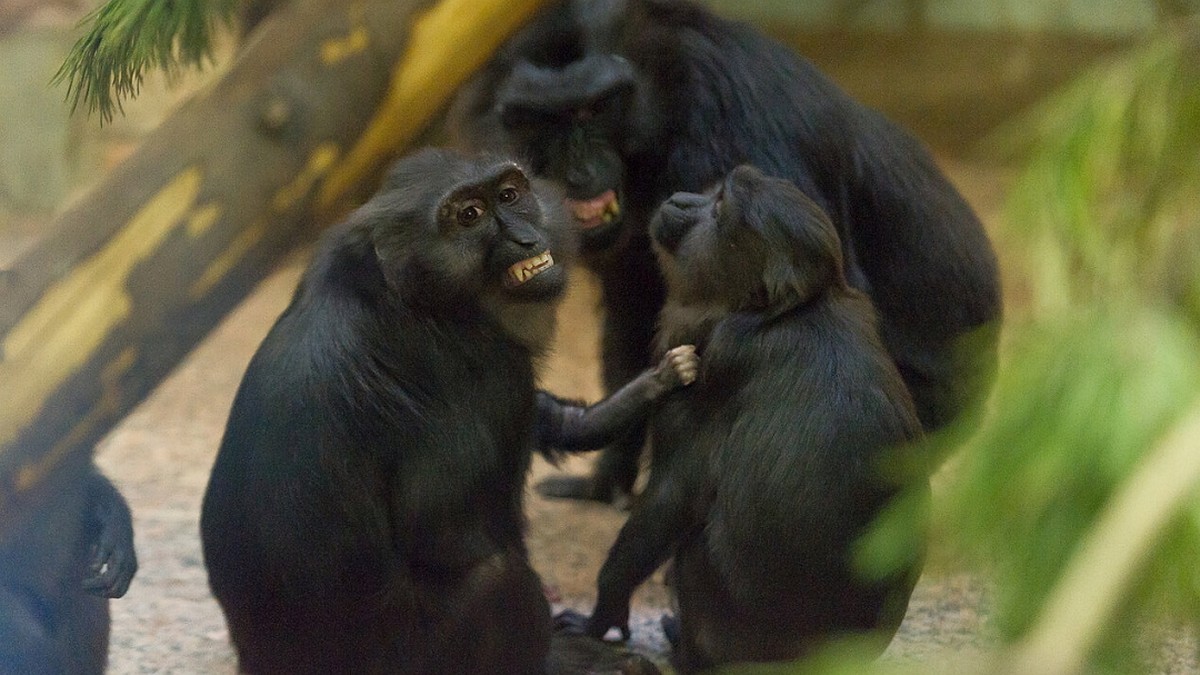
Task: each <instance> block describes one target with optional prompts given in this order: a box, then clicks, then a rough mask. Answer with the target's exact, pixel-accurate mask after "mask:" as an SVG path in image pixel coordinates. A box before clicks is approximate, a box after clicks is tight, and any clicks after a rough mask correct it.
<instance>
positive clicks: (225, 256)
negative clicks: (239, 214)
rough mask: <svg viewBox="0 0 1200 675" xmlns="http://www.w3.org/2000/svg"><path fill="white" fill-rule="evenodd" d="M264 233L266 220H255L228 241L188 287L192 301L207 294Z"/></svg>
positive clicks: (260, 239)
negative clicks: (223, 248)
mask: <svg viewBox="0 0 1200 675" xmlns="http://www.w3.org/2000/svg"><path fill="white" fill-rule="evenodd" d="M266 233H267V222H266V221H265V220H256V221H254V222H253V223H252V224H251V225H250V227H247V228H246V229H245V230H242V232H241V233H240V234H238V236H237V237H235V238H234V240H233V241H232V242H230V243H229V246H227V247H225V250H224V251H222V252H221V254H220V255H218V256H217V257H216V258H214V259H213V261H212V262H211V263H209V265H208V267H207V268H206V269H205V270H204V274H201V275H200V278H199V279H197V280H196V281H195V282H194V283H193V284H192V285H191V287H190V288H188V297H189V298H190V299H191V300H192V301H196V300H199V299H201V298H203V297H204V296H206V295H208V292H209V291H211V290H212V288H213V286H216V285H217V282H219V281H221V279H224V278H225V275H226V274H229V270H231V269H233V266H234V265H236V264H237V263H238V261H240V260H241V259H242V258H243V257H245V255H246V254H247V253H248V252H249V251H250V249H252V248H254V246H255V245H256V244H258V242H260V241H262V238H263V236H265V235H266Z"/></svg>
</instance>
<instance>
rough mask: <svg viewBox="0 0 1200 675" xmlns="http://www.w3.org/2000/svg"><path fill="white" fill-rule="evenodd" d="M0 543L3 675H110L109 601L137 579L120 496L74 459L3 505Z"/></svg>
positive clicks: (126, 513)
mask: <svg viewBox="0 0 1200 675" xmlns="http://www.w3.org/2000/svg"><path fill="white" fill-rule="evenodd" d="M6 468H7V467H6ZM0 533H2V536H0V673H5V674H7V673H13V674H14V675H16V674H18V673H19V674H21V675H27V674H34V675H36V674H41V673H45V674H47V675H51V674H57V673H80V674H82V675H100V674H101V673H103V672H104V669H105V666H106V664H107V662H108V633H109V611H108V599H109V598H119V597H121V596H122V595H124V594H125V591H126V590H127V589H128V588H129V583H130V581H131V580H132V579H133V576H134V574H135V573H136V572H137V556H136V554H135V551H134V547H133V521H132V519H131V517H130V513H129V506H128V505H127V504H126V503H125V499H124V498H123V497H122V496H121V493H120V492H118V491H117V489H116V487H114V486H113V484H112V483H111V482H109V480H108V479H107V478H105V477H104V476H103V475H102V474H101V473H100V472H99V471H98V470H97V469H96V467H95V465H94V464H92V461H91V458H90V457H77V458H70V459H68V460H67V461H65V462H64V463H62V464H59V465H58V466H57V467H56V470H55V471H53V472H51V474H50V475H48V476H46V477H44V478H42V479H41V480H40V481H38V483H37V484H36V485H35V486H33V487H32V488H31V489H29V490H28V491H26V492H24V493H22V494H21V495H20V496H19V497H18V498H16V499H14V500H12V501H10V502H8V503H6V504H5V508H4V510H3V513H0Z"/></svg>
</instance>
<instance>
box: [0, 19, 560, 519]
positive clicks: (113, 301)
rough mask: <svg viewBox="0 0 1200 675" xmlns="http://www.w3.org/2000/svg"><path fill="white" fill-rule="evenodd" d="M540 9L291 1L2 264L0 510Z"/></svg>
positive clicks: (205, 326)
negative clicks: (221, 70) (207, 83)
mask: <svg viewBox="0 0 1200 675" xmlns="http://www.w3.org/2000/svg"><path fill="white" fill-rule="evenodd" d="M545 1H546V0H442V1H441V2H428V1H425V2H421V1H419V0H352V1H346V0H296V1H295V2H291V3H287V4H286V5H285V6H283V7H282V8H281V9H280V10H279V11H278V13H276V14H273V15H271V17H270V18H268V19H267V20H266V21H264V22H263V23H262V25H261V26H260V27H259V28H258V30H256V31H255V32H254V33H253V34H252V35H251V36H250V39H249V41H248V42H247V44H246V46H245V48H244V49H243V50H242V52H241V53H240V54H239V55H238V57H237V59H236V61H235V63H233V65H232V66H231V68H230V69H229V71H228V72H227V74H226V75H225V76H224V77H223V78H222V79H221V80H220V81H219V82H218V83H217V84H215V85H214V86H213V87H211V88H210V89H208V90H206V91H204V92H202V93H200V94H199V95H197V96H196V97H194V98H193V99H191V100H190V101H188V102H187V103H186V104H184V105H183V106H182V107H181V108H180V109H179V110H178V111H177V112H176V113H175V114H173V115H172V116H171V117H170V118H168V119H167V120H166V121H165V122H164V123H163V124H162V125H161V126H160V128H159V129H157V130H156V131H154V132H153V133H152V134H150V136H149V137H148V138H147V139H146V140H145V141H144V143H143V144H142V146H141V147H140V148H139V150H138V151H137V152H136V153H135V154H134V155H133V156H132V157H130V158H129V159H128V160H127V161H126V162H125V163H124V164H122V165H121V166H120V167H118V168H117V169H116V170H115V171H113V172H112V173H111V174H110V175H109V176H107V177H106V178H105V179H104V180H103V182H102V183H101V184H100V185H98V186H97V187H96V188H95V189H94V190H92V191H91V192H90V193H89V194H88V195H86V196H85V197H83V198H82V199H80V200H79V201H78V202H77V203H76V204H74V205H73V206H72V207H70V208H69V209H68V210H67V211H66V212H65V213H64V214H63V215H62V216H61V217H60V218H59V219H58V220H57V221H56V222H55V223H54V224H53V227H52V229H51V231H50V232H49V233H48V234H47V236H46V237H44V239H43V240H42V241H41V242H40V243H39V244H37V245H36V246H35V247H34V248H32V249H31V250H29V251H28V252H26V253H25V254H24V255H22V256H21V257H19V258H18V259H17V260H16V261H14V262H13V264H12V265H11V266H10V267H9V268H8V269H4V270H0V514H3V512H4V509H5V505H6V504H7V503H9V500H11V499H13V498H14V497H19V496H20V495H21V494H22V493H25V492H27V491H28V490H30V489H31V488H32V487H34V486H35V485H36V484H37V483H38V482H39V481H41V480H42V479H43V478H44V477H45V476H46V475H48V474H49V473H50V472H52V471H54V470H55V467H56V466H59V465H60V464H62V463H63V462H64V461H65V460H66V459H67V458H68V457H72V456H75V455H77V454H79V453H90V452H91V450H92V447H93V445H94V444H95V443H96V442H97V441H98V440H99V439H100V438H101V437H102V436H103V435H104V434H105V433H106V432H107V431H108V430H109V429H110V428H111V427H112V426H113V425H114V424H115V423H116V422H117V421H118V420H120V419H121V418H122V417H123V416H124V415H125V414H126V413H127V412H128V411H129V410H130V409H131V408H132V407H133V406H134V405H136V404H137V403H138V402H139V401H140V400H142V399H143V398H144V397H145V396H146V394H148V393H149V392H150V391H151V390H152V389H153V387H154V386H155V385H156V384H157V383H158V382H159V381H160V380H161V379H162V378H163V377H165V376H166V374H167V373H168V372H169V371H170V370H171V368H173V367H174V366H175V364H176V363H178V362H179V361H180V360H181V359H182V357H183V356H184V355H185V354H186V353H187V352H188V351H189V350H191V349H192V347H193V346H194V345H195V344H196V343H197V342H199V341H200V339H201V338H202V337H203V336H204V335H205V334H206V333H207V332H208V331H209V330H210V329H211V328H212V327H213V326H214V325H215V324H216V323H217V321H218V320H219V319H220V318H221V317H222V316H224V315H225V314H226V312H228V311H229V310H230V309H231V308H232V307H233V306H234V305H236V304H237V303H238V302H239V301H240V300H241V299H242V298H243V297H244V296H245V295H246V294H247V293H248V292H249V291H250V290H251V288H252V287H253V286H254V285H255V284H256V283H257V282H258V281H259V280H261V279H262V278H263V277H264V276H265V275H266V274H267V272H268V271H269V270H270V268H271V266H272V265H273V264H274V263H275V262H277V261H278V260H279V259H280V258H281V257H282V256H283V255H284V254H285V253H286V252H287V251H289V250H290V249H292V248H293V247H294V246H296V245H297V244H299V243H302V242H304V241H306V240H309V239H311V238H312V237H313V236H314V234H315V233H316V232H317V231H318V230H319V229H320V228H321V227H322V226H324V225H325V224H327V222H328V221H329V220H331V219H332V218H334V217H336V216H338V215H340V213H341V212H342V210H343V209H344V208H346V207H347V206H349V205H350V204H352V202H353V198H354V197H355V196H357V195H361V194H363V193H367V192H369V191H370V189H371V186H372V185H373V184H374V181H375V179H376V178H377V176H378V173H379V171H380V169H381V168H382V167H384V166H385V165H386V164H387V162H388V160H390V159H391V158H392V157H393V156H394V155H395V154H397V153H398V152H400V151H401V150H403V149H404V148H405V147H406V146H407V145H408V144H409V143H411V142H412V141H413V140H414V139H415V138H416V137H417V135H418V134H419V133H420V132H421V131H422V130H423V128H424V127H425V126H426V125H427V123H428V122H429V120H431V119H432V118H433V117H434V115H435V114H436V113H437V112H438V111H439V110H440V109H441V108H442V107H443V106H444V104H445V102H446V101H447V100H448V99H449V97H450V96H451V95H452V94H453V92H454V91H455V89H457V87H458V86H459V85H460V84H461V83H462V82H463V80H465V78H466V77H467V76H468V75H469V74H470V73H471V72H472V71H474V70H475V69H476V68H478V67H479V66H480V65H481V64H482V63H484V61H485V60H486V59H487V58H488V57H489V56H490V55H491V53H492V52H493V51H494V50H495V48H496V47H497V46H498V45H499V44H500V43H501V42H502V41H503V40H504V39H505V38H506V37H507V36H508V35H509V34H510V33H511V32H512V31H513V30H515V29H516V28H517V27H518V26H520V25H521V24H522V23H523V22H525V21H527V20H528V19H529V18H530V17H531V16H532V15H533V13H534V12H536V10H537V9H538V8H539V7H540V6H541V5H543V4H545ZM318 196H319V199H318ZM0 522H3V520H2V519H0Z"/></svg>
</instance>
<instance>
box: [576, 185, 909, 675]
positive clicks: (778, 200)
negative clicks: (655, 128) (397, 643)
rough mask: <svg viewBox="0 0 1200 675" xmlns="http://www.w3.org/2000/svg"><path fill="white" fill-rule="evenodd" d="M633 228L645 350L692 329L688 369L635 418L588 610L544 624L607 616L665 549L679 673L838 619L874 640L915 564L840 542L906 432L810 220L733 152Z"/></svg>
mask: <svg viewBox="0 0 1200 675" xmlns="http://www.w3.org/2000/svg"><path fill="white" fill-rule="evenodd" d="M653 236H654V239H655V242H656V249H657V251H658V254H659V259H660V260H661V261H662V265H663V270H664V273H665V276H666V279H667V288H668V294H667V302H666V305H665V307H664V309H663V313H662V318H661V327H660V334H659V338H658V345H659V350H660V351H661V350H662V349H665V348H667V347H669V346H672V345H675V344H680V343H683V342H689V343H692V342H694V343H695V344H696V346H697V349H698V350H699V352H700V358H701V360H700V375H699V378H698V379H697V381H696V383H695V384H694V385H693V386H692V387H690V388H688V389H682V390H679V391H676V392H673V393H671V394H669V395H667V397H665V398H664V399H663V400H662V401H661V402H660V404H659V407H658V408H657V409H656V411H655V412H654V414H653V415H652V417H651V421H650V424H651V429H652V439H653V447H654V452H653V460H652V461H653V464H652V468H651V472H650V481H649V484H648V485H647V487H646V490H645V492H644V493H643V494H642V495H641V497H640V499H639V500H638V501H637V502H635V506H634V508H633V511H632V513H631V514H630V516H629V520H628V522H627V523H626V524H625V526H624V528H623V529H622V530H621V533H620V535H619V536H618V538H617V541H616V543H615V544H614V545H613V547H612V550H611V551H610V553H609V555H608V558H607V560H605V563H604V566H603V568H602V570H601V572H600V577H599V597H598V600H597V603H596V608H595V611H594V613H593V614H592V615H591V617H590V618H586V619H582V620H581V617H579V616H577V615H570V614H568V615H565V616H563V617H561V621H562V622H563V623H565V624H568V625H570V624H574V625H575V627H577V628H581V629H582V630H584V631H585V632H586V633H588V634H591V635H597V636H599V635H603V634H604V633H605V632H606V631H607V630H608V629H609V628H611V627H614V626H616V627H620V628H622V629H625V630H627V629H626V623H627V620H628V616H629V599H630V595H631V593H632V592H633V590H634V589H635V588H636V587H637V586H638V585H639V584H640V583H641V582H642V581H643V580H644V579H645V578H646V577H647V576H649V575H650V573H651V572H653V571H654V569H655V568H657V567H658V566H659V565H661V564H662V563H663V562H665V561H666V560H667V559H668V558H669V557H671V556H674V587H675V592H676V595H677V599H678V608H679V614H678V629H679V631H678V640H677V643H676V645H675V654H674V656H675V659H676V662H677V665H678V666H679V668H680V670H681V672H696V671H698V670H702V669H704V668H707V667H710V666H713V665H716V664H726V663H734V662H739V661H778V660H790V659H795V658H798V657H800V656H803V655H804V654H806V653H807V652H808V651H809V650H810V649H811V648H812V647H813V646H815V645H817V644H819V643H821V642H822V641H823V640H825V639H828V638H829V637H832V636H838V635H842V634H847V633H864V632H868V631H878V632H879V633H880V634H882V636H883V637H884V638H890V637H891V635H892V634H893V633H894V631H895V630H896V628H897V627H898V626H899V624H900V621H901V619H902V618H903V616H904V611H905V607H906V606H907V602H908V597H909V594H910V593H911V591H912V588H913V584H914V583H915V582H916V578H917V576H918V574H919V569H918V567H917V565H919V563H914V567H913V568H912V569H909V570H905V571H903V572H901V573H899V574H897V575H896V576H895V577H894V578H891V579H887V580H883V581H870V580H867V579H865V578H863V577H861V576H860V575H858V574H857V573H856V572H855V567H854V564H853V562H852V560H851V557H852V549H853V546H854V543H855V541H856V540H857V539H858V538H859V537H860V536H861V535H862V534H863V532H864V529H865V528H866V527H867V525H868V524H869V523H871V522H872V520H873V519H874V517H875V516H876V515H877V514H878V513H879V512H880V510H881V509H882V508H883V507H884V505H885V504H887V503H888V500H889V499H890V498H891V497H893V496H894V495H895V494H896V493H897V492H898V490H899V489H900V487H901V486H900V485H898V484H896V483H894V482H891V481H890V480H889V479H888V478H887V477H886V476H885V475H884V473H883V469H882V467H881V462H882V460H883V459H884V458H885V456H886V455H887V453H890V452H904V451H905V448H906V447H908V444H909V443H910V442H913V441H916V440H917V439H919V438H920V437H921V435H922V432H921V427H920V423H919V421H918V419H917V416H916V413H915V410H914V408H913V403H912V399H911V397H910V396H909V394H908V391H907V389H906V388H905V386H904V382H903V380H902V379H901V378H900V375H899V374H898V373H897V371H896V368H895V366H894V365H893V363H892V361H891V359H890V358H889V357H888V353H887V351H886V349H885V348H884V346H883V343H882V342H881V340H880V338H879V335H878V332H877V321H876V315H875V312H874V310H873V309H872V307H871V304H870V302H869V300H868V299H867V297H866V296H865V295H863V294H862V293H860V292H859V291H856V290H854V289H853V288H851V287H850V286H849V284H848V283H847V282H846V279H845V276H844V267H843V260H842V253H841V246H840V245H839V242H838V237H837V232H836V230H835V229H834V227H833V225H832V223H831V222H830V221H829V218H828V216H826V215H825V213H824V212H823V211H821V209H820V208H819V207H818V206H817V205H816V204H815V203H814V202H813V201H812V200H810V199H808V198H807V197H805V196H804V195H803V193H801V192H800V190H798V189H797V188H796V187H795V186H794V185H792V184H791V183H790V182H789V181H785V180H781V179H774V178H766V177H764V176H763V175H762V174H761V173H760V172H759V171H757V170H756V169H753V168H750V167H741V168H738V169H737V170H735V171H734V172H733V173H732V174H731V175H730V176H729V178H728V179H727V180H726V181H724V182H723V183H722V184H721V185H720V186H719V187H718V188H716V189H714V190H712V191H710V192H708V193H706V194H684V193H681V194H677V195H675V196H674V197H672V198H671V199H670V200H669V201H668V202H667V203H666V204H664V205H663V207H662V209H661V211H660V213H659V215H658V217H657V218H656V220H655V222H654V225H653ZM917 487H918V488H924V489H925V490H927V489H928V484H927V482H926V481H925V480H924V478H923V477H922V478H921V479H920V483H919V484H918V486H917ZM881 644H886V640H881Z"/></svg>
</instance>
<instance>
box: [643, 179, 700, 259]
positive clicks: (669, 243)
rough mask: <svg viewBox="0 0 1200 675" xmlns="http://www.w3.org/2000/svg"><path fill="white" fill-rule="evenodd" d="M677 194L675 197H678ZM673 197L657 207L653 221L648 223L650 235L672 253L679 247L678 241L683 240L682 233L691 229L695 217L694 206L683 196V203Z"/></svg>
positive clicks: (684, 233)
mask: <svg viewBox="0 0 1200 675" xmlns="http://www.w3.org/2000/svg"><path fill="white" fill-rule="evenodd" d="M681 194H684V193H680V194H677V195H676V196H675V197H679V196H680V195H681ZM675 197H672V198H671V199H668V200H667V201H666V203H664V204H663V205H662V207H660V208H659V209H658V213H657V214H655V216H654V221H653V222H652V223H651V225H650V235H651V236H652V237H654V240H655V241H656V242H658V244H659V245H660V246H662V247H663V248H665V249H666V250H668V251H671V252H672V253H674V252H675V249H677V248H678V247H679V242H681V241H683V237H684V235H686V234H687V232H688V230H690V229H692V225H694V224H695V222H696V219H695V217H694V212H695V209H696V207H695V206H693V205H691V204H690V200H688V199H687V198H686V196H685V198H684V199H683V204H682V205H681V203H680V202H677V201H676V199H675Z"/></svg>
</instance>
